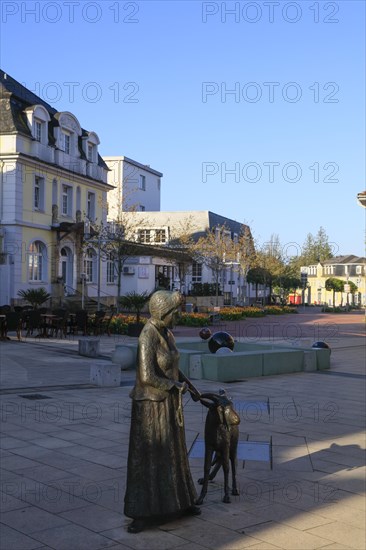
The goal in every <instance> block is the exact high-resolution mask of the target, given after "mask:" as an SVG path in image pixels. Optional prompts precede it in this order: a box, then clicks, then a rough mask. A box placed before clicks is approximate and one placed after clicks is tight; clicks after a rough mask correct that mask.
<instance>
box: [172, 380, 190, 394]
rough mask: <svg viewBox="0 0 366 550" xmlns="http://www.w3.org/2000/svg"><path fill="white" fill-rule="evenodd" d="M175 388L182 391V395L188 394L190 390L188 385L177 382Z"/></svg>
mask: <svg viewBox="0 0 366 550" xmlns="http://www.w3.org/2000/svg"><path fill="white" fill-rule="evenodd" d="M174 385H175V387H176V388H177V390H178V391H181V392H182V393H186V391H187V390H188V385H187V384H186V383H185V382H175V384H174Z"/></svg>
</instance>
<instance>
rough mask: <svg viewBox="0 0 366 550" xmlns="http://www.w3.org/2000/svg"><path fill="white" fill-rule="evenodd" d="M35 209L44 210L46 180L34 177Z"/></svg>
mask: <svg viewBox="0 0 366 550" xmlns="http://www.w3.org/2000/svg"><path fill="white" fill-rule="evenodd" d="M33 208H34V210H43V209H44V178H41V177H40V176H35V177H34V189H33Z"/></svg>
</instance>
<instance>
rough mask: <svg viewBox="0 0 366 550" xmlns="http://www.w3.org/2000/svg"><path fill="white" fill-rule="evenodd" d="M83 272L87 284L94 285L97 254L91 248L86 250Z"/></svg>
mask: <svg viewBox="0 0 366 550" xmlns="http://www.w3.org/2000/svg"><path fill="white" fill-rule="evenodd" d="M84 272H85V275H86V282H87V283H95V282H96V279H97V254H96V252H95V250H94V249H93V248H88V250H87V251H86V254H85V259H84Z"/></svg>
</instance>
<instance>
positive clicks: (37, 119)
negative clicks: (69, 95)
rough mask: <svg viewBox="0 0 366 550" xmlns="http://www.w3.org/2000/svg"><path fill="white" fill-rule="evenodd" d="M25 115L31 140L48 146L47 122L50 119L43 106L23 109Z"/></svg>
mask: <svg viewBox="0 0 366 550" xmlns="http://www.w3.org/2000/svg"><path fill="white" fill-rule="evenodd" d="M24 112H25V115H26V118H27V122H28V125H29V128H30V130H31V132H32V136H33V138H34V139H35V140H36V141H38V142H40V143H42V144H43V145H47V144H48V126H47V124H48V122H50V120H51V117H50V115H49V113H48V111H47V109H46V108H45V107H43V105H31V106H29V107H27V108H26V109H25V111H24Z"/></svg>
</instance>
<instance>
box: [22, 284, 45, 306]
mask: <svg viewBox="0 0 366 550" xmlns="http://www.w3.org/2000/svg"><path fill="white" fill-rule="evenodd" d="M18 296H20V297H21V298H23V300H25V301H26V302H28V303H29V304H30V305H31V306H32V307H34V309H37V308H38V306H41V305H42V304H44V303H45V302H47V300H49V299H50V298H51V294H48V292H47V290H46V289H45V288H44V287H41V288H28V290H18Z"/></svg>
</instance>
